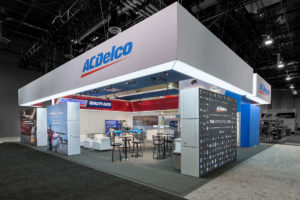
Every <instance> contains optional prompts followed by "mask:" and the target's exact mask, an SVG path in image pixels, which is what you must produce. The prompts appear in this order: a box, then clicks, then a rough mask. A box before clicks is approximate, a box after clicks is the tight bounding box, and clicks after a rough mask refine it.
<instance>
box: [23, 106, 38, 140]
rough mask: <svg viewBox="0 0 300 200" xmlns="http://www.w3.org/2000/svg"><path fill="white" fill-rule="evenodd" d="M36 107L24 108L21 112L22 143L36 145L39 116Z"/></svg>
mask: <svg viewBox="0 0 300 200" xmlns="http://www.w3.org/2000/svg"><path fill="white" fill-rule="evenodd" d="M36 115H37V114H36V108H30V109H25V110H22V111H21V113H20V131H21V143H25V144H30V145H34V146H36V144H37V134H36V133H37V120H36V119H37V117H36Z"/></svg>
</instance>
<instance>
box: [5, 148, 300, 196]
mask: <svg viewBox="0 0 300 200" xmlns="http://www.w3.org/2000/svg"><path fill="white" fill-rule="evenodd" d="M36 150H38V151H36ZM43 151H45V152H46V153H44V152H43ZM299 152H300V147H299V146H289V145H271V144H260V145H259V146H256V147H253V148H238V160H237V161H236V162H233V163H230V164H228V165H226V166H224V167H223V168H220V169H218V170H216V171H214V172H212V173H209V174H208V175H206V176H204V177H201V178H192V177H189V176H185V175H182V174H180V173H179V172H178V171H176V170H174V169H173V165H172V157H169V158H167V159H164V160H153V159H152V149H151V146H148V147H147V148H146V150H145V153H144V156H143V157H139V158H130V159H129V160H128V161H122V162H120V161H117V160H116V161H115V162H113V163H112V162H111V152H110V151H106V152H98V151H93V150H86V149H82V154H81V155H76V156H62V155H58V154H55V153H53V152H48V151H46V150H45V148H36V147H30V148H29V146H27V145H21V144H19V143H2V144H0V162H1V165H0V173H1V174H0V177H1V179H0V185H1V187H0V199H99V198H100V197H101V199H180V197H178V196H181V197H184V198H186V199H193V200H194V199H236V200H237V199H298V198H299V196H300V191H299V190H298V188H300V181H299V180H300V173H298V172H299V171H300V153H299ZM54 155H55V156H54ZM117 157H118V155H116V158H117ZM61 158H63V159H61ZM68 160H69V161H68ZM70 161H72V162H70ZM78 163H79V164H78ZM92 168H93V169H92ZM95 169H96V170H95ZM112 174H113V175H112ZM174 194H175V195H174ZM176 196H177V197H176ZM32 197H35V198H32ZM58 197H60V198H58Z"/></svg>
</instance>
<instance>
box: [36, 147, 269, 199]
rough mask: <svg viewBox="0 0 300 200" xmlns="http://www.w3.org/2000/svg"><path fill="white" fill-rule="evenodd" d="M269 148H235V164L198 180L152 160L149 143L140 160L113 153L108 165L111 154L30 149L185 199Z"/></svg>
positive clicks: (166, 161)
mask: <svg viewBox="0 0 300 200" xmlns="http://www.w3.org/2000/svg"><path fill="white" fill-rule="evenodd" d="M270 146H271V145H259V146H257V147H253V148H238V159H237V161H236V162H233V163H230V164H228V165H226V166H224V167H222V168H220V169H218V170H216V171H213V172H211V173H209V174H208V175H206V176H204V177H202V178H195V177H191V176H186V175H182V174H180V172H179V171H177V170H174V169H173V158H172V156H170V157H168V158H166V159H164V160H156V159H153V156H152V143H146V150H144V155H143V157H138V158H132V157H129V160H127V161H122V162H120V161H119V160H118V153H117V151H116V153H115V162H111V151H94V150H88V149H83V148H81V150H82V151H81V154H80V155H75V156H64V155H59V154H55V153H53V152H49V151H46V148H40V147H39V148H35V147H33V148H34V149H38V150H40V151H45V152H47V153H50V154H52V155H56V156H58V157H61V158H64V159H67V160H70V161H72V162H76V163H79V164H81V165H85V166H88V167H91V168H94V169H97V170H100V171H103V172H106V173H109V174H112V175H116V176H119V177H121V178H125V179H128V180H131V181H134V182H137V183H140V184H143V185H146V186H150V187H152V188H155V189H159V190H162V191H165V192H168V193H170V194H174V195H179V196H185V195H187V194H189V193H190V192H192V191H194V190H196V189H197V188H199V187H200V186H202V185H204V184H206V183H208V182H209V181H211V180H213V179H214V178H216V177H218V176H220V175H221V174H222V173H224V172H226V171H227V170H229V169H231V168H233V167H235V166H237V165H239V164H240V163H242V162H243V161H245V160H247V159H249V158H250V157H252V156H254V155H256V154H258V153H260V152H262V151H264V150H265V149H267V148H269V147H270Z"/></svg>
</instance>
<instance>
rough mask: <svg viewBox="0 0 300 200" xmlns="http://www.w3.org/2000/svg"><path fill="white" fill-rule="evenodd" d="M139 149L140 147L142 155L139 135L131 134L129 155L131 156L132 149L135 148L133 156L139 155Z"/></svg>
mask: <svg viewBox="0 0 300 200" xmlns="http://www.w3.org/2000/svg"><path fill="white" fill-rule="evenodd" d="M139 149H140V151H141V153H142V156H143V151H142V140H141V137H140V136H139V135H138V134H135V135H134V136H133V140H132V155H131V156H132V157H133V153H134V150H136V154H135V157H138V156H139Z"/></svg>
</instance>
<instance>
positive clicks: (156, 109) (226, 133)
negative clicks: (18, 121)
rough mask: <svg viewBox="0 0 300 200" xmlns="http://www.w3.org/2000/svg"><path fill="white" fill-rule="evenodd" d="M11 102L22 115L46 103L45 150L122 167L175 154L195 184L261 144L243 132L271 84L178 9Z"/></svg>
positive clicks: (121, 35)
mask: <svg viewBox="0 0 300 200" xmlns="http://www.w3.org/2000/svg"><path fill="white" fill-rule="evenodd" d="M18 93H19V105H20V106H34V105H35V104H37V103H42V102H45V101H52V104H53V105H52V106H49V107H48V108H47V114H48V116H47V129H48V146H49V147H48V148H49V150H52V151H55V152H58V153H63V154H66V155H74V154H80V145H81V146H83V147H82V149H81V150H82V151H85V153H86V154H87V153H89V151H86V149H90V150H91V149H94V150H97V151H98V153H99V154H101V153H102V155H107V154H105V152H106V153H107V151H112V154H111V155H112V158H111V159H112V161H114V160H116V155H117V156H118V155H119V154H120V160H122V157H123V158H125V160H126V161H128V159H129V161H128V162H130V158H129V157H130V155H131V156H132V157H135V158H136V159H146V157H147V155H150V158H151V159H152V156H153V159H157V160H159V159H168V158H169V159H170V158H171V157H172V156H173V153H175V154H176V156H175V155H174V156H173V157H174V160H173V161H172V162H173V165H174V168H175V169H180V170H181V171H180V172H181V173H182V174H185V175H190V176H195V177H200V176H203V175H205V174H207V173H209V172H211V171H213V170H215V169H217V168H219V167H222V166H223V165H225V164H226V163H229V162H232V161H235V160H236V158H237V146H238V145H239V144H240V146H247V147H250V146H253V145H257V144H258V143H259V141H258V140H256V139H255V140H253V138H256V135H257V134H259V132H258V133H257V128H256V127H255V128H249V124H250V125H251V127H252V125H253V124H255V126H256V125H257V124H258V127H259V121H257V113H259V109H258V107H257V106H256V105H255V104H269V103H270V99H271V87H270V85H269V84H268V83H267V82H265V81H264V80H263V79H262V78H261V77H260V76H259V75H258V74H253V69H252V68H251V67H250V66H249V65H248V64H247V63H246V62H244V61H243V60H242V59H241V58H240V57H238V56H237V55H236V54H235V53H234V52H233V51H232V50H231V49H229V48H228V47H227V46H226V45H225V44H224V43H223V42H222V41H220V40H219V39H218V38H217V37H216V36H215V35H213V34H212V33H211V32H210V31H209V30H208V29H207V28H205V27H204V26H203V25H202V24H201V23H200V22H199V21H198V20H197V19H195V18H194V17H193V16H192V15H191V14H190V13H189V12H188V11H186V10H185V9H184V8H183V7H182V6H181V5H179V4H178V3H174V4H172V5H170V6H169V7H167V8H165V9H163V10H161V11H160V12H158V13H156V14H154V15H153V16H151V17H149V18H147V19H145V20H144V21H142V22H140V23H138V24H136V25H134V26H133V27H131V28H129V29H127V30H125V31H123V32H121V33H119V34H118V35H116V36H114V37H112V38H110V39H108V40H107V41H105V42H103V43H102V44H99V45H98V46H96V47H94V48H92V49H90V50H89V51H87V52H85V53H83V54H81V55H80V56H78V57H76V58H74V59H72V60H70V61H69V62H67V63H65V64H63V65H62V66H60V67H58V68H56V69H54V70H53V71H51V72H49V73H47V74H45V75H44V76H42V77H40V78H38V79H37V80H35V81H33V82H31V83H29V84H28V85H26V86H24V87H22V88H20V89H19V91H18ZM249 108H250V109H249ZM241 130H242V131H241ZM50 136H51V137H50ZM56 137H58V138H59V139H56ZM55 140H57V141H60V142H59V145H58V146H56V147H54V146H55V145H54V143H55ZM49 141H51V142H49ZM248 141H251V142H248ZM175 144H176V145H175ZM147 148H148V149H149V148H151V150H149V151H148V154H147ZM115 151H116V152H115ZM121 151H122V152H121ZM152 153H153V155H152ZM104 160H106V162H107V160H109V161H110V159H107V157H105V159H104ZM178 163H180V165H178Z"/></svg>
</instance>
